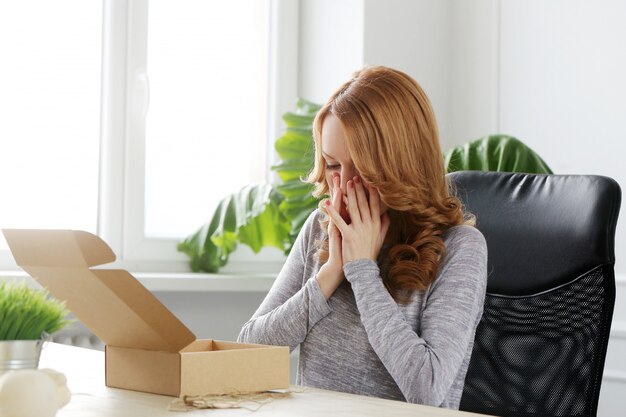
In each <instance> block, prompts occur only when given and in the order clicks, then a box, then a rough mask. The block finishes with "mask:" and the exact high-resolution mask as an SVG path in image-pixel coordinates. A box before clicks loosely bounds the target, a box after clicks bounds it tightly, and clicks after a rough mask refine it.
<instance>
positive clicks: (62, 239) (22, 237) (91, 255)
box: [2, 229, 115, 267]
mask: <svg viewBox="0 0 626 417" xmlns="http://www.w3.org/2000/svg"><path fill="white" fill-rule="evenodd" d="M2 233H4V237H5V238H6V241H7V243H8V244H9V247H10V248H11V252H12V253H13V257H14V258H15V262H17V264H18V265H19V266H21V267H25V266H62V267H66V266H95V265H102V264H108V263H110V262H113V261H115V254H114V253H113V251H112V250H111V248H110V247H109V245H107V244H106V243H105V242H104V241H103V240H102V239H100V238H99V237H97V236H94V235H92V234H91V233H88V232H83V231H79V230H39V229H2Z"/></svg>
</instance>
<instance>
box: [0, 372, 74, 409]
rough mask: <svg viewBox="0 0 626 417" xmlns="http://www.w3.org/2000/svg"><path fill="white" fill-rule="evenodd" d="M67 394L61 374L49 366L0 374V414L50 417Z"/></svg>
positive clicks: (66, 401)
mask: <svg viewBox="0 0 626 417" xmlns="http://www.w3.org/2000/svg"><path fill="white" fill-rule="evenodd" d="M70 397H71V394H70V391H69V389H68V388H67V380H66V378H65V375H63V374H62V373H59V372H56V371H54V370H52V369H39V370H36V369H22V370H17V371H8V372H5V373H4V374H2V375H0V417H54V416H55V414H56V412H57V410H58V409H59V408H61V407H63V406H64V405H65V404H67V403H68V402H69V401H70Z"/></svg>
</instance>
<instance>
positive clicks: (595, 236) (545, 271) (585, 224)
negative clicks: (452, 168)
mask: <svg viewBox="0 0 626 417" xmlns="http://www.w3.org/2000/svg"><path fill="white" fill-rule="evenodd" d="M448 178H449V179H450V180H451V183H452V184H453V185H454V187H455V188H456V192H457V195H458V197H459V198H460V199H461V201H462V202H463V204H464V206H465V209H466V210H467V211H469V212H470V213H472V214H474V215H476V219H477V223H476V225H477V227H478V229H479V230H480V231H481V232H482V233H483V235H484V236H485V239H486V241H487V248H488V252H489V257H488V258H489V269H488V271H489V274H490V275H489V279H488V284H487V291H488V292H489V293H491V294H501V295H509V296H520V295H529V294H536V293H539V292H542V291H546V290H548V289H551V288H554V287H557V286H559V285H562V284H564V283H566V282H569V281H571V280H573V279H574V278H576V277H577V276H579V275H581V274H583V273H584V272H586V271H589V270H590V269H592V268H594V267H596V266H599V265H606V264H610V265H613V264H614V263H615V249H614V241H615V227H616V224H617V217H618V213H619V208H620V203H621V190H620V187H619V185H618V184H617V182H615V181H614V180H613V179H611V178H608V177H602V176H595V175H541V174H519V173H500V172H480V171H462V172H455V173H452V174H449V175H448Z"/></svg>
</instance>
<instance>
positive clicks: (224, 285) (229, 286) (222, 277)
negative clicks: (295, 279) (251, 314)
mask: <svg viewBox="0 0 626 417" xmlns="http://www.w3.org/2000/svg"><path fill="white" fill-rule="evenodd" d="M133 275H134V276H135V278H137V280H139V282H141V283H142V284H143V285H144V286H145V287H146V288H148V289H149V290H150V291H153V292H185V291H189V292H202V291H205V292H263V293H265V292H267V291H269V289H270V288H271V286H272V284H273V283H274V279H275V278H276V275H277V274H275V273H256V274H250V273H246V274H243V273H240V274H235V273H231V274H208V273H193V272H167V273H161V272H159V273H156V272H142V273H139V272H138V273H134V274H133ZM0 277H2V278H9V279H11V280H15V281H27V282H32V283H33V284H35V282H34V280H32V279H31V278H30V277H29V275H28V274H27V273H26V272H24V271H0ZM35 285H36V284H35Z"/></svg>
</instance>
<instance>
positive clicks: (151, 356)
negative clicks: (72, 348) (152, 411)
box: [2, 229, 289, 396]
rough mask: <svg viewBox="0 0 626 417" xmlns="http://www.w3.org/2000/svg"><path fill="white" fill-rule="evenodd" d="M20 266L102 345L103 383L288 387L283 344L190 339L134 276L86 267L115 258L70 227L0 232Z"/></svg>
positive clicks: (156, 389) (169, 389) (214, 388)
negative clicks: (66, 308) (64, 228)
mask: <svg viewBox="0 0 626 417" xmlns="http://www.w3.org/2000/svg"><path fill="white" fill-rule="evenodd" d="M2 231H3V233H4V236H5V238H6V241H7V243H8V245H9V247H10V249H11V252H12V253H13V256H14V257H15V260H16V262H17V264H18V265H19V266H21V267H22V268H23V269H24V270H25V271H26V272H27V273H28V274H30V275H31V276H32V277H33V278H35V279H36V280H37V281H39V283H41V284H42V285H43V286H44V287H46V288H47V289H48V291H49V292H50V293H51V294H52V295H53V296H54V297H56V298H58V299H61V300H66V302H67V307H68V308H69V309H70V311H72V312H73V313H74V314H75V315H76V317H78V318H79V319H80V320H81V321H82V322H83V323H84V324H85V325H86V326H87V327H88V328H89V329H90V330H91V331H93V332H94V333H95V334H96V335H97V336H98V337H99V338H100V339H102V341H103V342H104V343H106V345H107V346H106V352H105V357H106V385H107V386H109V387H116V388H126V389H131V390H136V391H145V392H152V393H155V394H164V395H172V396H180V395H202V394H220V393H225V392H233V391H238V392H251V391H265V390H270V389H286V388H289V348H288V347H280V346H265V345H254V344H244V343H235V342H224V341H217V340H208V339H207V340H196V337H195V336H194V334H193V333H192V332H191V331H190V330H189V329H188V328H187V327H186V326H185V325H184V324H183V323H182V322H180V320H178V319H177V318H176V317H175V316H174V315H173V314H172V313H171V312H170V311H169V310H168V309H167V308H166V307H165V306H164V305H163V304H161V302H160V301H159V300H158V299H157V298H156V297H155V296H154V295H153V294H152V293H151V292H150V291H148V290H147V289H146V288H145V287H144V286H143V285H142V284H141V283H140V282H139V281H137V279H135V277H133V276H132V275H131V274H130V273H128V272H127V271H125V270H121V269H92V268H91V267H92V266H95V265H102V264H106V263H109V262H113V261H114V260H115V254H114V253H113V251H112V250H111V248H110V247H109V246H108V245H107V244H106V243H105V242H104V241H103V240H101V239H100V238H99V237H97V236H95V235H93V234H91V233H87V232H83V231H74V230H26V229H25V230H19V229H3V230H2Z"/></svg>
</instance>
